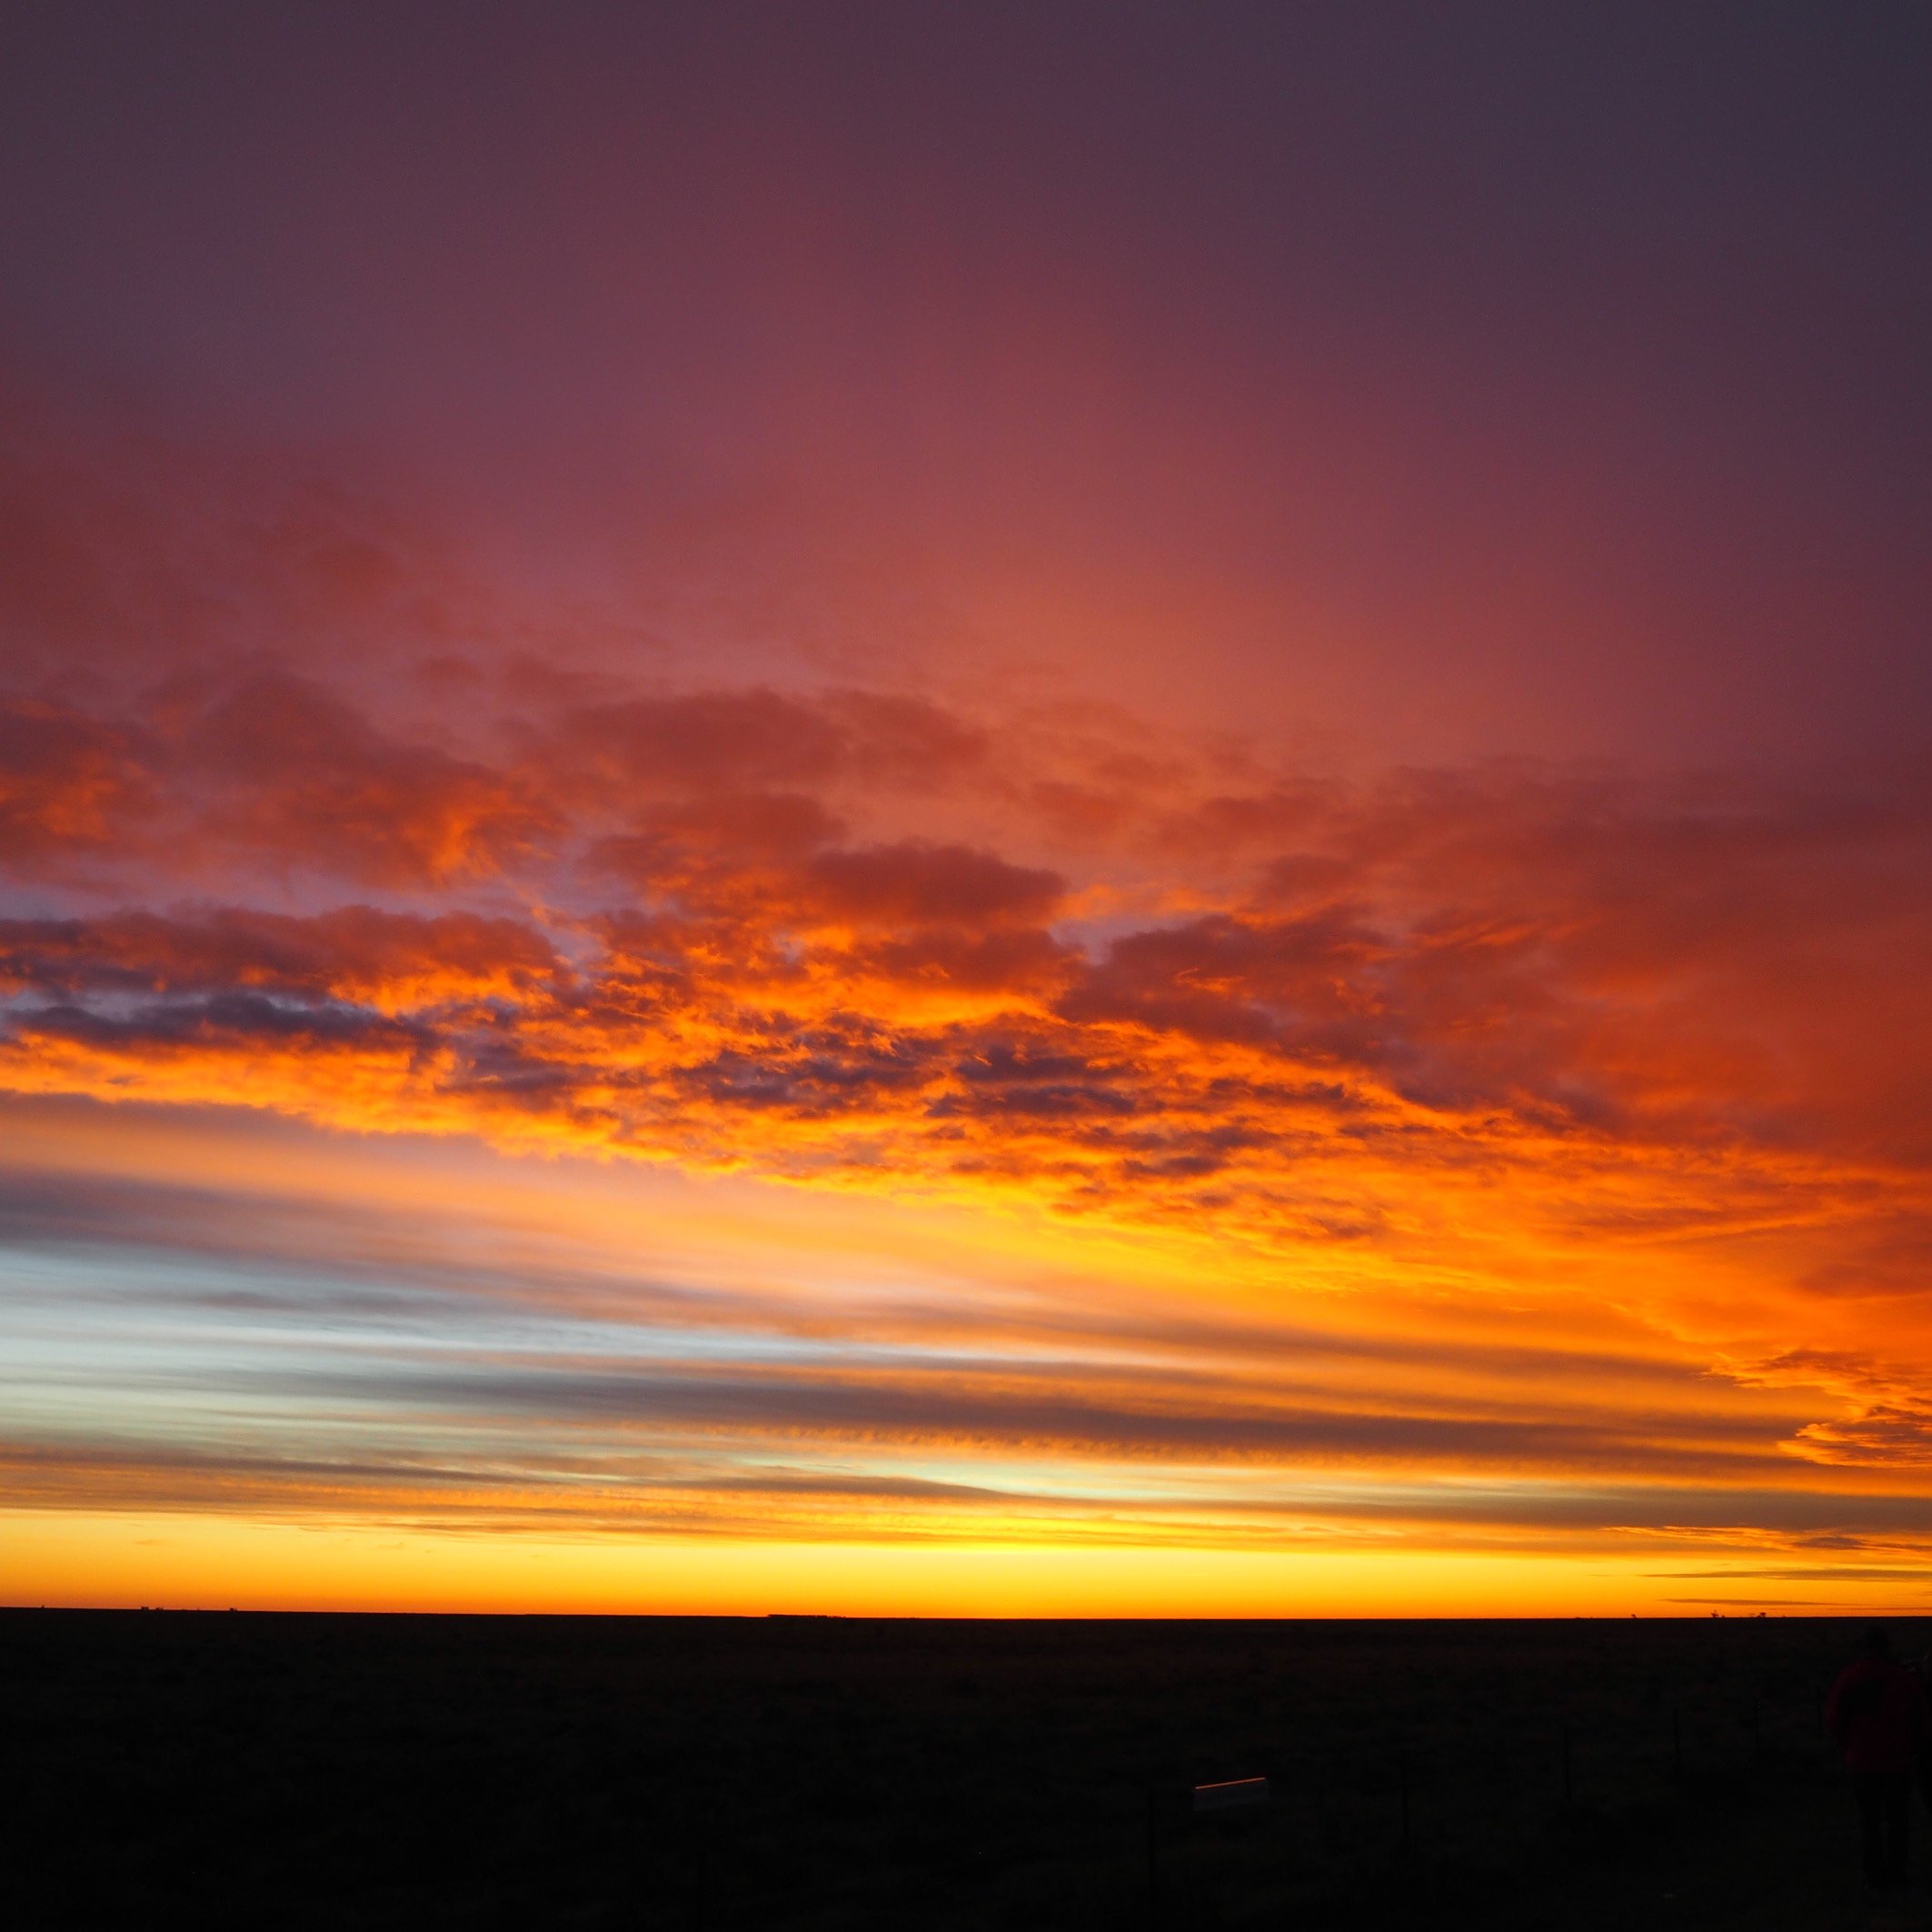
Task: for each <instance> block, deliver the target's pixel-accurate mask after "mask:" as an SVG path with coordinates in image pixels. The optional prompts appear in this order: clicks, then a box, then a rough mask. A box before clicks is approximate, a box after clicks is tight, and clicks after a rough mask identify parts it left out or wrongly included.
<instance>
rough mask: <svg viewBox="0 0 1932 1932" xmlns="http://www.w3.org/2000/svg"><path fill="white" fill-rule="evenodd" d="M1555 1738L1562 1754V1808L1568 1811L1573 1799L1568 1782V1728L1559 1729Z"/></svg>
mask: <svg viewBox="0 0 1932 1932" xmlns="http://www.w3.org/2000/svg"><path fill="white" fill-rule="evenodd" d="M1557 1738H1558V1741H1559V1745H1560V1747H1561V1748H1562V1752H1563V1808H1564V1809H1565V1810H1566V1811H1568V1810H1569V1808H1570V1806H1571V1805H1572V1803H1573V1802H1574V1799H1575V1794H1574V1793H1573V1792H1572V1790H1571V1788H1570V1781H1569V1725H1567V1724H1566V1725H1563V1726H1562V1727H1560V1728H1559V1730H1558V1732H1557Z"/></svg>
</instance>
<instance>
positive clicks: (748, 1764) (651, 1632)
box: [0, 1610, 1932, 1932]
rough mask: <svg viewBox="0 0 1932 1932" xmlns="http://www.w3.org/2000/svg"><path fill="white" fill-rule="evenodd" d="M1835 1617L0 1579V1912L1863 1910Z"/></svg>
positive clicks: (1844, 1914)
mask: <svg viewBox="0 0 1932 1932" xmlns="http://www.w3.org/2000/svg"><path fill="white" fill-rule="evenodd" d="M1893 1628H1894V1636H1895V1640H1896V1641H1897V1642H1898V1644H1899V1646H1900V1648H1902V1649H1904V1650H1906V1651H1907V1653H1911V1652H1916V1651H1917V1649H1919V1648H1923V1647H1924V1645H1925V1644H1926V1643H1927V1641H1932V1631H1927V1629H1925V1628H1914V1627H1913V1626H1912V1625H1910V1624H1904V1623H1901V1624H1896V1625H1894V1627H1893ZM1856 1638H1857V1631H1856V1629H1855V1628H1852V1627H1850V1626H1847V1625H1841V1624H1835V1623H1828V1622H1816V1621H1797V1620H1793V1621H1783V1620H1775V1621H1774V1620H1768V1619H1763V1620H1758V1619H1753V1620H1744V1619H1724V1620H1718V1619H1706V1620H1704V1621H1701V1622H1695V1621H1685V1622H1641V1623H1638V1622H1626V1623H1598V1622H1566V1623H1420V1624H1418V1623H1404V1624H1359V1623H1192V1624H1174V1623H1107V1624H1093V1623H928V1622H904V1623H902V1622H880V1623H874V1622H865V1621H845V1620H839V1619H799V1620H791V1619H776V1618H774V1619H771V1620H732V1619H723V1620H696V1619H680V1618H637V1619H623V1618H582V1619H579V1618H482V1617H480V1618H443V1617H408V1618H403V1617H393V1618H392V1617H333V1616H314V1617H311V1616H258V1615H238V1614H234V1613H228V1614H201V1613H184V1612H162V1611H153V1612H56V1611H27V1610H16V1611H6V1612H0V1740H4V1742H0V1750H4V1753H5V1757H4V1763H0V1831H4V1833H5V1838H6V1841H7V1842H6V1847H5V1848H6V1852H7V1857H6V1865H5V1892H4V1893H0V1921H5V1922H6V1923H9V1924H17V1925H23V1926H42V1925H45V1926H65V1925H85V1924H91V1923H113V1924H116V1925H126V1926H140V1927H146V1926H152V1925H157V1924H167V1923H174V1922H178V1921H183V1920H192V1921H194V1922H195V1923H198V1924H202V1925H229V1924H232V1925H250V1926H255V1925H261V1926H275V1927H361V1926H368V1927H391V1926H393V1927H405V1926H406V1927H443V1926H464V1927H467V1926H476V1927H490V1926H586V1927H589V1926H643V1927H660V1926H661V1927H699V1926H710V1927H738V1926H744V1927H766V1926H769V1927H799V1928H806V1927H814V1928H816V1927H823V1928H832V1927H860V1926H864V1927H874V1926H876V1927H981V1926H986V1927H1001V1926H1011V1927H1143V1926H1150V1925H1155V1924H1158V1925H1161V1926H1166V1927H1177V1928H1178V1927H1205V1926H1227V1927H1250V1926H1251V1927H1263V1926H1268V1927H1306V1928H1315V1927H1383V1926H1389V1927H1395V1926H1405V1927H1406V1926H1410V1925H1427V1926H1429V1927H1431V1928H1434V1927H1484V1928H1497V1932H1502V1928H1515V1927H1524V1928H1527V1927H1564V1928H1568V1927H1578V1928H1586V1932H1588V1928H1598V1927H1601V1928H1612V1927H1615V1928H1619V1932H1622V1928H1637V1927H1652V1926H1656V1927H1679V1926H1681V1927H1691V1926H1696V1927H1738V1928H1740V1932H1741V1928H1745V1927H1752V1928H1758V1927H1763V1928H1784V1927H1804V1928H1811V1927H1853V1926H1859V1925H1863V1924H1866V1923H1867V1922H1869V1917H1870V1911H1869V1907H1868V1906H1867V1904H1866V1902H1865V1901H1864V1899H1863V1898H1862V1897H1861V1895H1860V1892H1859V1889H1858V1887H1857V1884H1856V1883H1855V1882H1854V1880H1853V1879H1852V1877H1851V1872H1852V1867H1853V1865H1854V1863H1855V1857H1856V1846H1855V1831H1854V1829H1853V1823H1852V1818H1851V1816H1850V1808H1849V1802H1848V1800H1847V1797H1846V1795H1845V1793H1844V1792H1843V1791H1842V1790H1841V1789H1840V1788H1839V1787H1838V1785H1837V1780H1836V1778H1834V1776H1833V1774H1832V1770H1831V1767H1830V1764H1829V1761H1828V1758H1827V1755H1826V1754H1825V1752H1824V1750H1823V1748H1822V1744H1821V1740H1820V1738H1819V1736H1818V1708H1819V1702H1820V1698H1821V1696H1822V1693H1823V1691H1824V1689H1825V1688H1826V1686H1827V1683H1828V1681H1829V1678H1830V1676H1831V1673H1832V1672H1833V1670H1834V1669H1835V1668H1837V1665H1838V1663H1839V1662H1840V1661H1842V1660H1843V1659H1844V1658H1847V1656H1848V1655H1849V1654H1850V1653H1851V1651H1852V1649H1853V1648H1854V1647H1855V1643H1856ZM1566 1761H1567V1784H1566ZM1255 1774H1266V1775H1267V1776H1268V1777H1269V1778H1270V1779H1272V1780H1273V1789H1274V1792H1275V1796H1276V1802H1275V1803H1274V1804H1273V1805H1271V1806H1270V1808H1268V1809H1266V1810H1265V1811H1256V1812H1251V1813H1244V1814H1241V1815H1240V1816H1235V1817H1229V1818H1226V1819H1215V1818H1200V1819H1196V1818H1195V1817H1193V1816H1192V1814H1191V1812H1190V1809H1189V1808H1188V1806H1187V1804H1186V1801H1185V1799H1184V1798H1183V1796H1182V1793H1183V1791H1184V1788H1186V1787H1188V1786H1190V1785H1191V1784H1193V1783H1194V1782H1196V1781H1199V1780H1206V1779H1210V1778H1237V1777H1244V1776H1250V1775H1255ZM1150 1791H1151V1792H1152V1793H1153V1798H1152V1799H1151V1801H1150V1795H1149V1794H1150ZM1150 1802H1151V1805H1152V1808H1153V1811H1154V1822H1155V1828H1156V1831H1157V1833H1158V1845H1157V1853H1156V1855H1157V1858H1158V1864H1159V1879H1158V1883H1159V1897H1158V1900H1156V1901H1150V1873H1149V1856H1148V1820H1149V1809H1150ZM1915 1823H1916V1825H1917V1827H1918V1831H1919V1837H1920V1839H1921V1843H1922V1844H1924V1843H1925V1841H1926V1838H1927V1833H1926V1830H1925V1827H1926V1825H1927V1818H1926V1816H1925V1814H1924V1812H1923V1811H1921V1812H1920V1813H1919V1815H1918V1817H1917V1819H1916V1821H1915Z"/></svg>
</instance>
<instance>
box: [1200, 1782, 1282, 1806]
mask: <svg viewBox="0 0 1932 1932" xmlns="http://www.w3.org/2000/svg"><path fill="white" fill-rule="evenodd" d="M1267 1802H1268V1780H1267V1779H1266V1778H1230V1779H1228V1780H1227V1782H1226V1783H1224V1784H1219V1785H1196V1786H1195V1787H1194V1808H1195V1810H1197V1811H1229V1810H1231V1809H1233V1808H1234V1807H1235V1806H1237V1805H1265V1804H1266V1803H1267Z"/></svg>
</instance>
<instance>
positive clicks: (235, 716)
mask: <svg viewBox="0 0 1932 1932" xmlns="http://www.w3.org/2000/svg"><path fill="white" fill-rule="evenodd" d="M1927 234H1932V15H1928V14H1927V11H1926V9H1925V8H1924V7H1922V6H1919V5H1884V4H1872V5H1858V6H1855V7H1847V6H1844V5H1818V6H1816V7H1812V8H1807V7H1803V6H1779V7H1777V8H1769V7H1763V6H1754V5H1735V6H1733V5H1658V6H1654V7H1646V6H1637V5H1619V6H1604V7H1600V8H1599V7H1590V6H1559V7H1551V6H1547V5H1520V6H1485V5H1467V6H1464V5H1458V6H1442V5H1393V4H1390V5H1334V6H1319V5H1307V6H1300V5H1272V4H1271V5H1238V4H1228V5H1178V4H1177V5H1133V4H1127V0H1120V4H1118V5H1071V4H1069V5H1012V6H1008V5H994V4H990V0H989V4H972V5H937V6H924V5H902V4H893V5H888V4H881V5H817V4H808V5H750V6H743V5H690V6H679V7H672V6H659V7H652V6H640V5H608V6H604V5H591V4H587V0H578V4H564V5H542V6H540V5H483V4H472V5H448V6H432V5H397V4H393V0H391V4H383V5H345V4H331V5H275V6H272V7H271V6H262V5H250V4H237V5H232V6H215V5H183V4H164V5H154V4H141V5H132V4H131V5H95V4H92V0H71V4H64V5H59V6H46V7H38V8H27V7H16V8H13V9H10V10H8V12H7V14H6V16H5V24H4V25H0V263H4V264H5V273H4V274H0V1600H5V1601H9V1602H16V1603H18V1602H33V1603H40V1602H48V1603H54V1602H61V1603H117V1604H118V1603H127V1604H139V1603H166V1604H178V1605H214V1606H219V1607H226V1606H227V1605H229V1604H236V1605H244V1606H247V1605H259V1606H285V1605H296V1604H302V1605H316V1606H331V1607H333V1606H344V1607H393V1608H414V1607H423V1608H429V1607H434V1608H589V1609H631V1610H718V1611H765V1610H840V1611H918V1612H923V1613H935V1614H978V1613H1015V1614H1020V1613H1026V1614H1062V1613H1080V1614H1107V1615H1129V1616H1131V1615H1171V1614H1189V1615H1220V1614H1228V1615H1244V1616H1245V1615H1268V1616H1293V1615H1329V1614H1372V1615H1383V1614H1420V1615H1430V1614H1465V1613H1475V1614H1501V1615H1509V1614H1543V1613H1566V1614H1567V1613H1569V1612H1577V1611H1588V1612H1593V1613H1605V1614H1613V1615H1627V1614H1628V1613H1629V1612H1631V1611H1633V1610H1634V1611H1637V1612H1639V1613H1641V1614H1647V1615H1655V1614H1678V1615H1684V1614H1694V1615H1702V1614H1706V1613H1708V1610H1709V1609H1710V1608H1726V1609H1731V1610H1745V1611H1756V1610H1758V1609H1760V1608H1763V1609H1767V1610H1768V1611H1769V1612H1770V1613H1771V1614H1774V1615H1776V1614H1779V1613H1782V1612H1788V1613H1791V1614H1799V1613H1805V1612H1815V1611H1823V1610H1839V1609H1847V1608H1855V1609H1862V1608H1873V1607H1887V1608H1896V1609H1899V1610H1917V1611H1932V1000H1928V992H1927V988H1928V985H1932V762H1928V760H1927V752H1928V750H1932V640H1928V635H1927V625H1928V617H1932V541H1928V533H1927V517H1928V505H1932V373H1928V370H1932V365H1928V363H1927V343H1928V342H1932V250H1928V248H1927Z"/></svg>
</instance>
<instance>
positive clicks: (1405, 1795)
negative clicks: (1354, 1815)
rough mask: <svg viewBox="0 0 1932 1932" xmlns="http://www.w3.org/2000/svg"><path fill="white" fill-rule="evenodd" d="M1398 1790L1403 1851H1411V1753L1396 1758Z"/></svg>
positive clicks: (1399, 1753) (1400, 1753) (1398, 1753)
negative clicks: (1400, 1796) (1400, 1802)
mask: <svg viewBox="0 0 1932 1932" xmlns="http://www.w3.org/2000/svg"><path fill="white" fill-rule="evenodd" d="M1395 1781H1396V1788H1397V1789H1398V1790H1399V1791H1400V1793H1401V1795H1402V1849H1403V1850H1404V1851H1405V1852H1406V1851H1407V1850H1408V1849H1409V1753H1408V1752H1407V1751H1398V1752H1397V1753H1396V1757H1395Z"/></svg>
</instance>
